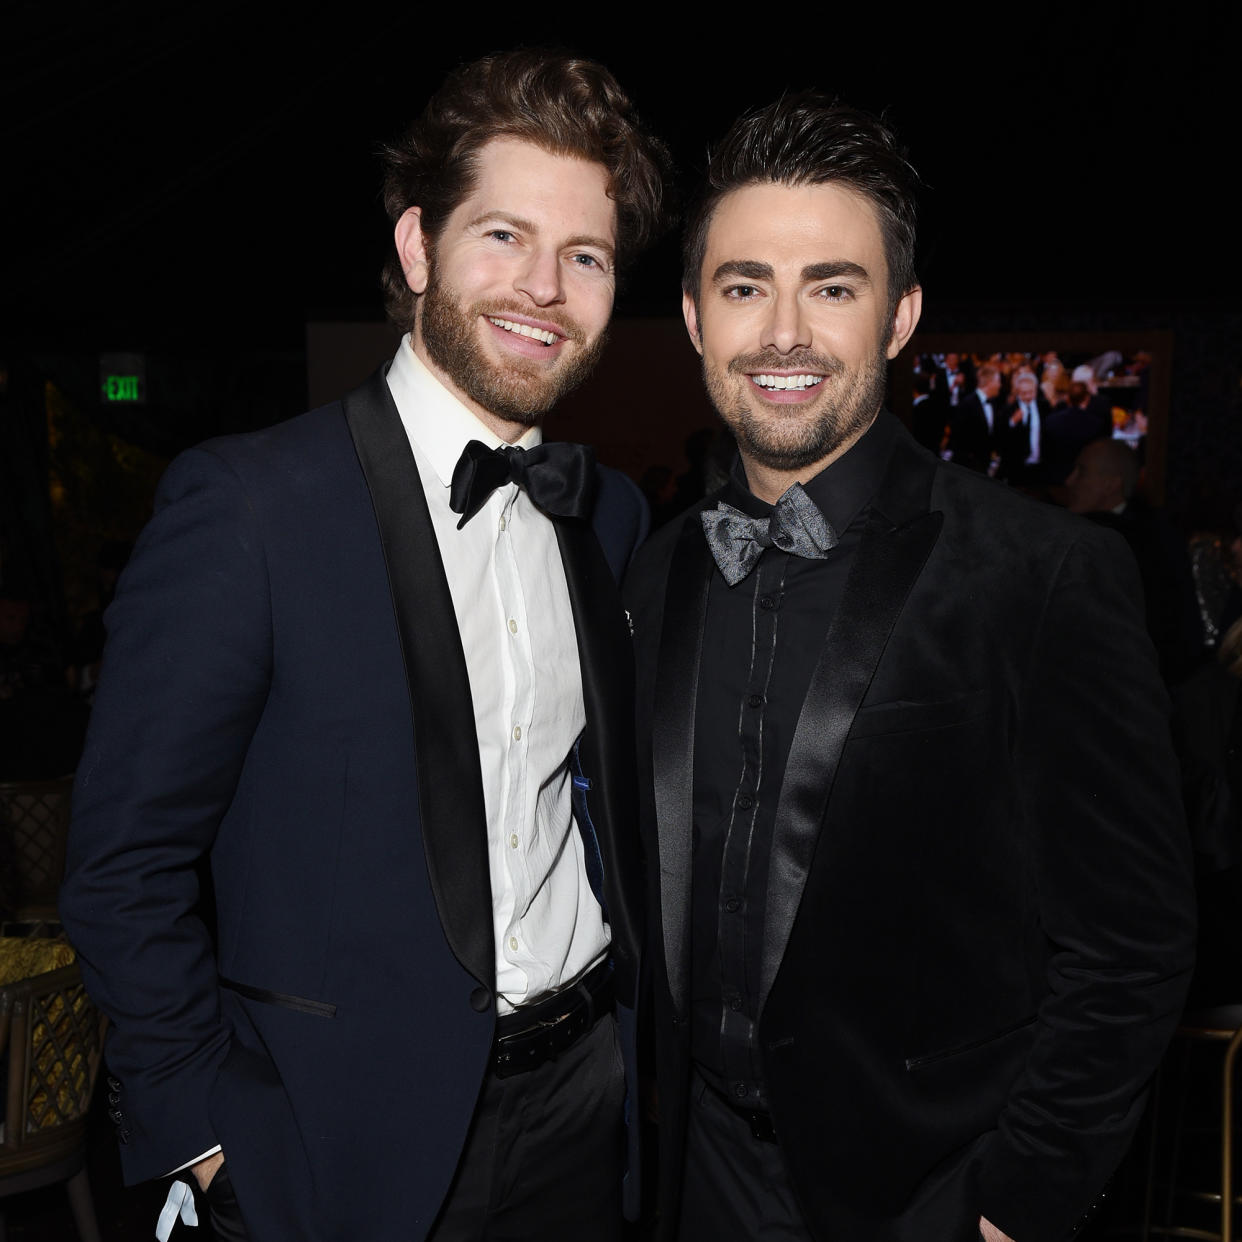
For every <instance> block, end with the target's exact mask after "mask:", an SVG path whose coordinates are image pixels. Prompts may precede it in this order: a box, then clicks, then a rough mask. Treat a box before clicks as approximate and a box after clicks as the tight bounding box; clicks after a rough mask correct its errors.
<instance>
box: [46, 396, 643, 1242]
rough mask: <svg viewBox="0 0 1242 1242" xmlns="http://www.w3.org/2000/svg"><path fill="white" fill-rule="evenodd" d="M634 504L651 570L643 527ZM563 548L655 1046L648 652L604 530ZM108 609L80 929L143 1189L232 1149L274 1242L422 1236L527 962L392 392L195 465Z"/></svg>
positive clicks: (233, 1165)
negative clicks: (185, 1165)
mask: <svg viewBox="0 0 1242 1242" xmlns="http://www.w3.org/2000/svg"><path fill="white" fill-rule="evenodd" d="M607 492H608V496H609V497H610V501H609V503H610V505H611V507H612V509H611V512H610V513H609V514H608V515H606V516H607V519H608V520H607V523H606V524H607V525H609V528H610V529H609V530H608V532H607V533H608V536H609V542H610V544H611V545H612V546H613V547H614V549H615V550H616V551H618V553H619V554H620V555H619V556H618V561H619V564H618V565H617V566H616V567H615V568H617V569H619V568H620V564H622V563H623V562H624V559H625V556H627V555H628V552H629V551H631V550H632V547H633V541H634V539H635V538H636V537H637V536H638V534H639V530H640V526H641V521H640V518H641V510H640V507H635V506H632V505H630V504H629V503H628V500H627V497H628V496H629V495H630V493H629V492H627V491H626V489H623V488H618V487H616V486H615V484H613V485H610V486H609V487H608V488H607ZM557 537H558V540H559V542H560V548H561V555H562V560H563V563H564V567H565V576H566V580H567V582H568V586H569V596H570V600H571V603H572V608H573V614H574V619H575V622H576V625H577V631H578V647H579V653H580V656H581V663H582V683H583V693H584V696H585V701H586V714H587V721H588V724H587V728H586V731H585V733H584V736H583V739H582V743H581V746H580V749H579V754H580V761H581V765H582V768H583V770H584V773H585V775H586V776H587V778H588V780H589V781H590V782H591V788H590V791H589V794H588V799H589V806H588V807H587V808H585V809H586V810H587V812H588V814H589V817H590V821H591V824H592V825H593V831H594V834H595V836H596V838H597V842H598V847H599V850H600V854H601V856H602V860H603V867H604V890H605V900H606V905H607V910H608V916H609V920H610V923H611V928H612V938H613V955H614V963H615V969H616V980H617V994H618V996H619V997H620V998H621V1001H620V1008H619V1014H620V1020H621V1025H622V1034H623V1042H625V1043H626V1044H627V1046H628V1048H629V1049H630V1050H631V1051H632V1046H633V1025H634V1024H633V1013H634V1009H633V1005H634V997H635V993H636V989H637V979H638V969H639V963H638V951H639V950H638V946H639V921H640V918H641V916H640V914H639V909H640V904H641V903H640V902H639V900H637V898H638V897H639V895H640V890H641V883H642V881H641V873H640V872H639V870H638V868H637V863H636V847H637V834H636V832H635V830H634V823H635V818H636V810H635V808H634V807H633V805H632V802H633V792H632V781H633V728H632V719H633V715H632V712H633V708H632V675H631V672H630V669H631V660H630V651H629V646H630V640H629V634H628V631H627V627H626V623H625V618H624V613H623V611H622V609H621V605H620V597H619V593H618V590H617V587H616V585H615V581H614V571H613V570H612V569H610V567H609V564H608V563H607V562H606V560H605V557H604V555H603V553H602V551H601V548H600V544H599V542H598V541H597V539H596V537H595V535H594V534H593V533H592V530H591V528H590V526H589V525H588V524H587V523H585V522H573V521H563V522H558V523H557ZM622 550H624V551H623V552H622ZM108 622H109V630H110V637H109V644H108V649H107V652H106V655H105V661H104V670H103V675H102V677H101V681H100V687H99V693H98V697H97V699H96V704H95V709H94V718H93V720H92V722H91V730H90V736H89V739H88V743H87V747H86V752H85V755H84V758H83V760H82V764H81V767H80V769H79V775H78V781H77V787H76V791H75V795H74V823H73V828H72V833H71V840H70V858H69V865H68V878H67V880H66V883H65V887H64V890H63V893H62V912H63V916H64V920H65V924H66V926H67V928H68V929H69V933H70V936H71V938H72V940H73V943H74V944H75V946H76V947H77V949H78V951H79V953H80V955H81V958H82V963H83V971H84V974H85V976H86V979H87V983H88V987H89V988H90V990H91V992H92V995H93V996H94V997H95V998H96V1000H97V1001H98V1003H99V1005H100V1007H101V1008H102V1009H103V1010H104V1012H106V1013H107V1014H108V1015H109V1017H110V1018H111V1021H112V1026H111V1030H110V1033H109V1040H108V1047H107V1057H108V1063H109V1067H110V1070H111V1072H112V1074H113V1075H114V1077H115V1078H116V1080H117V1081H118V1084H119V1086H117V1087H116V1088H115V1094H116V1096H117V1097H118V1098H117V1099H116V1100H115V1101H114V1105H115V1119H116V1120H117V1123H118V1128H119V1132H120V1139H121V1143H122V1163H123V1167H124V1172H125V1176H126V1179H127V1181H131V1182H132V1181H136V1180H140V1179H144V1178H150V1177H155V1176H158V1175H161V1174H164V1173H167V1172H168V1171H170V1170H171V1169H172V1168H173V1167H174V1166H175V1165H177V1164H178V1163H180V1162H181V1161H184V1160H188V1159H191V1158H193V1157H196V1156H197V1155H198V1154H200V1153H201V1152H203V1151H205V1150H206V1149H207V1148H209V1147H210V1146H212V1145H213V1144H215V1143H220V1144H222V1145H223V1149H224V1153H225V1157H226V1159H227V1161H228V1165H229V1170H230V1174H231V1179H232V1181H233V1184H234V1186H235V1188H236V1190H237V1195H238V1201H239V1203H240V1205H241V1209H242V1214H243V1216H244V1217H245V1219H246V1223H247V1226H248V1228H249V1230H250V1233H251V1237H252V1238H253V1239H255V1242H288V1240H289V1239H292V1238H298V1239H317V1240H318V1239H323V1240H327V1239H341V1240H342V1242H343V1240H345V1239H350V1240H351V1242H353V1240H357V1239H374V1240H376V1242H380V1240H384V1242H387V1240H388V1239H392V1238H397V1237H401V1238H420V1237H422V1236H424V1234H425V1232H426V1230H427V1229H428V1228H429V1226H430V1225H431V1223H432V1221H433V1219H434V1217H435V1215H436V1212H437V1209H438V1208H439V1206H440V1203H441V1201H442V1199H443V1196H444V1193H445V1191H446V1189H447V1187H448V1184H449V1181H450V1179H451V1177H452V1175H453V1171H454V1168H455V1165H456V1161H457V1157H458V1154H459V1152H460V1150H461V1146H462V1142H463V1138H464V1135H465V1133H466V1128H467V1125H468V1123H469V1121H470V1118H471V1114H472V1111H473V1108H474V1104H475V1099H476V1097H477V1095H478V1092H479V1087H480V1084H481V1081H482V1078H483V1075H484V1071H485V1067H486V1064H487V1061H488V1054H489V1048H490V1045H491V1042H492V1035H493V1029H494V1024H495V1000H494V993H493V987H494V976H495V965H494V963H495V948H494V943H493V941H494V933H493V921H492V902H491V890H490V880H489V874H488V865H487V837H486V823H485V817H484V804H483V790H482V782H481V776H480V768H479V760H478V744H477V741H476V737H475V731H474V719H473V712H472V709H471V705H470V689H469V682H468V679H467V673H466V665H465V658H464V655H463V652H462V647H461V642H460V639H459V637H458V633H457V626H456V621H455V617H454V611H453V603H452V599H451V596H450V594H449V589H448V584H447V581H446V579H445V575H444V570H443V566H442V563H441V560H440V554H439V549H438V546H437V543H436V537H435V533H434V531H433V529H432V525H431V520H430V516H429V513H428V511H427V506H426V501H425V499H424V495H423V489H422V485H421V483H420V480H419V475H418V470H417V466H416V464H415V462H414V457H413V454H412V453H411V451H410V447H409V444H408V441H407V439H406V436H405V432H404V430H403V428H402V425H401V421H400V418H399V416H398V414H397V410H396V407H395V405H394V404H393V401H392V398H391V396H390V394H389V391H388V387H387V384H386V382H385V380H384V378H383V376H382V375H377V376H376V377H374V378H373V379H372V380H371V381H370V382H369V383H368V384H367V385H366V386H365V387H363V388H361V389H359V390H358V391H356V392H354V393H352V394H350V395H349V396H348V397H346V398H345V399H344V401H343V402H339V403H337V404H334V405H331V406H327V407H325V408H323V409H321V410H318V411H315V412H313V413H310V414H307V415H304V416H302V417H301V418H299V419H295V420H293V421H291V422H288V423H285V424H282V425H280V426H277V427H274V428H271V429H270V430H268V431H263V432H259V433H256V434H253V435H246V436H238V437H231V438H228V439H223V440H218V441H214V442H211V443H209V444H206V445H204V446H202V447H201V448H199V449H196V450H193V451H191V452H189V453H187V454H184V455H183V456H182V457H180V458H179V459H178V460H177V461H176V462H174V463H173V465H172V466H171V467H170V468H169V470H168V472H167V474H166V476H165V479H164V481H163V483H162V485H161V489H160V498H159V501H158V505H157V512H156V514H155V517H154V518H153V520H152V521H151V523H150V525H149V526H148V528H147V530H146V531H145V532H144V534H143V536H142V539H141V540H140V542H139V545H138V548H137V550H136V552H135V555H134V558H133V560H132V561H131V563H130V566H129V568H128V569H127V571H126V573H125V575H124V577H123V579H122V582H121V585H120V589H119V591H118V594H117V598H116V602H115V603H114V605H113V606H112V609H111V611H110V614H109V618H108ZM580 818H581V817H580ZM202 858H209V859H210V865H211V872H212V876H213V879H214V887H215V898H216V910H217V913H218V944H214V945H213V943H212V941H211V939H210V938H209V936H208V933H207V931H206V930H205V928H204V924H203V922H202V920H201V918H200V913H199V908H198V907H199V900H200V898H199V883H198V879H197V876H196V866H197V864H198V863H199V860H200V859H202Z"/></svg>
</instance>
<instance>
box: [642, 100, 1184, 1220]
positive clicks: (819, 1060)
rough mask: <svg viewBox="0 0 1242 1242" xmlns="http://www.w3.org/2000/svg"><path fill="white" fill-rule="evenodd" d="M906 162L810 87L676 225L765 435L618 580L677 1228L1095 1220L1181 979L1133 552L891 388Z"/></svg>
mask: <svg viewBox="0 0 1242 1242" xmlns="http://www.w3.org/2000/svg"><path fill="white" fill-rule="evenodd" d="M915 186H916V178H915V175H914V172H913V169H912V168H911V167H910V165H909V164H908V163H907V162H906V160H905V158H904V156H903V154H902V152H901V149H900V147H899V145H898V144H897V141H896V139H895V137H894V136H893V134H892V133H891V131H889V130H888V129H887V127H885V126H884V125H883V124H881V123H880V122H878V121H877V120H876V119H875V118H873V117H870V116H867V115H866V114H864V113H860V112H858V111H856V110H854V109H850V108H847V107H844V106H841V105H835V104H833V103H831V102H830V101H828V100H826V99H823V98H822V97H820V96H817V95H796V94H791V95H787V96H785V97H784V98H783V99H782V100H781V101H780V102H778V103H776V104H774V105H772V106H771V107H769V108H765V109H762V110H760V111H758V112H755V113H752V114H750V115H748V116H745V117H743V118H742V119H741V120H740V121H738V123H737V124H736V125H735V126H734V128H733V129H732V130H731V132H730V133H729V135H728V136H727V137H726V138H725V139H724V140H723V142H722V143H721V144H720V146H719V148H718V149H717V151H716V152H715V153H714V155H713V157H712V159H711V162H710V164H709V168H708V176H707V182H706V185H705V186H704V188H703V191H702V193H701V196H700V198H699V200H698V203H697V205H696V207H695V208H694V210H693V211H692V213H691V215H690V218H689V225H688V228H687V233H686V243H685V268H684V282H685V283H684V289H683V309H684V312H685V319H686V325H687V328H688V329H689V333H690V338H691V341H692V343H693V345H694V347H695V349H696V350H697V351H698V353H699V355H700V356H701V358H702V361H703V373H704V378H705V381H706V384H707V390H708V394H709V395H710V397H711V399H712V402H713V404H714V405H715V407H716V409H717V411H718V412H719V413H720V415H721V417H722V418H723V419H724V421H725V422H726V423H727V424H728V426H729V428H730V429H731V430H732V431H733V433H734V435H735V436H736V438H737V443H738V449H739V454H740V461H739V464H738V467H737V469H736V470H735V472H734V475H733V477H732V478H731V479H730V481H729V482H728V483H727V485H726V486H725V488H724V489H723V490H721V491H720V492H717V493H716V494H715V495H714V496H711V497H709V498H708V499H707V500H706V501H705V502H703V503H702V504H701V505H699V506H697V507H696V508H695V509H694V510H692V511H690V512H689V513H688V514H687V515H686V516H685V517H684V518H682V519H681V520H679V521H676V522H673V523H670V524H669V525H668V526H667V527H665V528H662V529H661V530H660V531H659V532H658V534H657V535H656V536H655V537H654V538H653V539H652V540H651V541H650V542H649V543H648V544H647V545H646V546H645V547H644V548H643V549H642V550H641V551H640V553H639V555H638V557H637V558H636V560H635V563H634V566H633V568H632V570H631V572H630V575H629V578H628V579H627V586H626V592H627V602H628V603H629V606H630V608H631V611H632V614H633V621H634V642H635V654H636V657H637V661H638V710H639V745H640V751H639V754H640V765H641V770H642V774H643V780H642V785H643V788H644V792H645V798H644V803H645V805H644V828H645V830H646V832H647V833H648V834H649V840H648V847H647V857H648V859H649V860H650V863H651V866H650V869H649V870H650V877H651V884H652V890H653V901H652V905H653V907H654V908H658V911H659V924H658V928H657V929H656V931H655V933H654V934H653V935H652V937H651V940H650V943H651V945H652V952H651V953H650V954H649V958H650V960H651V961H652V962H653V965H654V969H653V975H654V979H655V996H656V1024H655V1030H656V1033H657V1037H658V1041H659V1048H658V1058H657V1059H658V1069H659V1075H660V1116H661V1160H662V1165H663V1169H664V1173H665V1176H664V1178H663V1179H662V1188H663V1191H664V1193H663V1198H662V1205H663V1206H662V1212H661V1217H662V1220H663V1222H664V1223H665V1225H666V1226H667V1227H668V1231H669V1233H670V1234H675V1235H676V1236H677V1237H678V1238H679V1239H681V1240H682V1242H697V1240H698V1239H705V1240H706V1239H712V1240H714V1239H717V1238H721V1237H730V1238H748V1239H757V1240H761V1242H777V1240H778V1239H779V1242H802V1240H805V1242H812V1240H813V1242H977V1240H978V1239H979V1238H980V1237H983V1238H985V1239H986V1242H1004V1239H1017V1242H1060V1240H1061V1239H1066V1238H1069V1237H1070V1236H1071V1235H1072V1234H1073V1232H1074V1231H1075V1229H1076V1227H1077V1225H1078V1224H1079V1223H1080V1221H1081V1220H1082V1218H1083V1216H1084V1214H1085V1213H1086V1211H1087V1210H1088V1208H1089V1207H1090V1206H1091V1205H1092V1204H1093V1202H1095V1201H1096V1199H1097V1196H1098V1195H1099V1193H1100V1191H1101V1188H1102V1187H1103V1185H1104V1184H1105V1182H1106V1181H1107V1179H1108V1177H1109V1174H1110V1173H1111V1171H1112V1169H1113V1168H1114V1167H1115V1165H1116V1163H1117V1161H1118V1160H1119V1159H1120V1157H1121V1154H1122V1152H1123V1151H1124V1149H1125V1145H1126V1143H1127V1141H1128V1140H1129V1137H1130V1135H1131V1134H1132V1133H1133V1129H1134V1126H1135V1124H1136V1123H1137V1120H1138V1117H1139V1115H1140V1112H1141V1108H1142V1102H1143V1098H1144V1089H1145V1085H1146V1083H1147V1080H1148V1078H1149V1076H1150V1075H1151V1073H1152V1071H1153V1069H1154V1068H1155V1066H1156V1064H1157V1062H1158V1060H1159V1058H1160V1054H1161V1052H1162V1050H1163V1048H1164V1045H1165V1042H1166V1041H1167V1039H1168V1038H1169V1036H1170V1035H1171V1033H1172V1031H1173V1027H1174V1025H1175V1023H1176V1021H1177V1016H1178V1013H1179V1011H1180V1007H1181V1004H1182V1000H1183V996H1184V994H1185V988H1186V984H1187V980H1188V975H1189V967H1190V961H1191V950H1192V943H1193V915H1192V897H1191V887H1190V871H1189V866H1188V858H1189V848H1188V842H1187V839H1186V833H1185V825H1184V823H1183V821H1182V815H1181V808H1180V799H1179V794H1178V781H1177V765H1176V762H1175V761H1174V758H1173V754H1172V750H1171V746H1170V741H1169V733H1168V728H1167V725H1166V722H1165V708H1166V702H1165V698H1164V695H1163V691H1162V688H1161V685H1160V679H1159V677H1158V675H1157V673H1156V668H1155V662H1154V659H1153V653H1152V649H1151V644H1150V642H1149V641H1148V639H1147V636H1146V633H1145V632H1144V626H1143V619H1142V613H1141V610H1140V606H1139V603H1138V601H1139V598H1140V596H1139V590H1138V582H1137V579H1136V575H1135V573H1134V566H1133V563H1132V561H1131V559H1130V558H1129V556H1128V554H1127V552H1126V549H1125V548H1124V546H1123V545H1122V544H1121V542H1120V541H1119V540H1118V539H1116V538H1115V537H1113V536H1111V534H1109V533H1107V532H1104V531H1102V530H1100V529H1098V528H1096V527H1093V526H1092V525H1090V524H1089V523H1086V522H1080V521H1077V520H1075V519H1073V518H1072V517H1069V516H1067V515H1065V514H1063V513H1060V512H1058V511H1055V510H1052V509H1050V508H1046V507H1043V506H1039V505H1036V504H1035V503H1033V502H1031V501H1029V500H1027V499H1026V498H1025V497H1023V496H1019V495H1016V494H1014V493H1013V492H1011V491H1010V489H1008V488H1005V487H1002V486H1001V485H1000V484H999V483H997V482H994V481H991V480H989V479H987V478H985V477H981V476H980V475H979V474H978V473H975V472H973V471H971V470H967V469H963V468H962V467H961V466H960V465H951V464H949V463H946V462H943V461H941V460H939V459H938V458H937V457H936V456H935V455H933V454H931V453H929V452H927V451H926V450H925V449H923V448H922V447H920V446H919V445H918V444H917V443H915V441H914V440H913V439H912V438H911V437H910V436H909V435H908V434H907V433H906V431H905V429H904V428H903V427H902V426H901V424H900V423H898V422H897V420H896V419H895V418H894V417H893V416H892V415H891V414H890V413H888V412H887V411H886V410H885V409H884V408H883V407H884V390H885V368H886V364H887V361H888V360H889V359H892V358H895V357H896V356H897V354H898V353H899V352H900V351H901V349H902V348H903V346H904V345H905V344H906V343H907V342H908V341H909V339H910V336H911V334H912V333H913V332H914V329H915V325H916V324H917V322H918V318H919V311H920V307H921V303H922V291H921V289H920V287H919V284H918V281H917V279H916V277H915V271H914V203H915ZM993 395H995V394H993ZM959 408H960V407H959Z"/></svg>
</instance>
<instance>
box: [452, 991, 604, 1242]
mask: <svg viewBox="0 0 1242 1242" xmlns="http://www.w3.org/2000/svg"><path fill="white" fill-rule="evenodd" d="M624 1101H625V1077H624V1072H623V1069H622V1064H621V1050H620V1045H619V1044H618V1041H617V1023H616V1019H615V1018H614V1017H613V1016H612V1015H611V1014H606V1015H605V1016H603V1017H602V1018H600V1019H599V1021H597V1022H596V1023H595V1025H594V1026H593V1027H592V1028H591V1030H590V1031H589V1032H588V1033H587V1034H586V1035H584V1036H583V1037H582V1038H581V1039H580V1040H579V1041H578V1042H577V1043H576V1044H575V1045H574V1046H573V1047H572V1048H570V1049H569V1051H568V1052H566V1053H565V1054H564V1055H563V1056H561V1057H558V1058H557V1059H556V1060H555V1061H550V1062H548V1063H547V1064H546V1065H541V1066H540V1067H539V1068H538V1069H533V1070H530V1071H529V1072H527V1073H525V1074H515V1075H514V1076H513V1077H511V1078H496V1077H494V1076H492V1075H489V1076H488V1078H487V1080H486V1082H485V1083H484V1085H483V1090H482V1093H481V1094H480V1097H479V1103H478V1106H477V1107H476V1108H475V1112H474V1119H473V1120H472V1121H471V1123H470V1133H469V1134H468V1136H467V1138H466V1146H465V1148H464V1150H463V1151H462V1155H461V1160H460V1161H459V1163H458V1166H457V1173H456V1175H455V1176H454V1178H453V1184H452V1186H451V1188H450V1190H449V1194H448V1198H447V1199H446V1200H445V1203H444V1206H443V1208H442V1209H441V1211H440V1215H439V1218H438V1219H437V1221H436V1224H435V1226H434V1227H433V1229H432V1231H431V1233H430V1234H428V1239H429V1240H430V1242H539V1240H541V1239H549V1240H551V1239H555V1240H556V1242H618V1240H619V1239H620V1238H621V1236H622V1221H621V1178H622V1176H623V1173H624V1166H625V1126H624V1120H623V1109H624Z"/></svg>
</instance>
